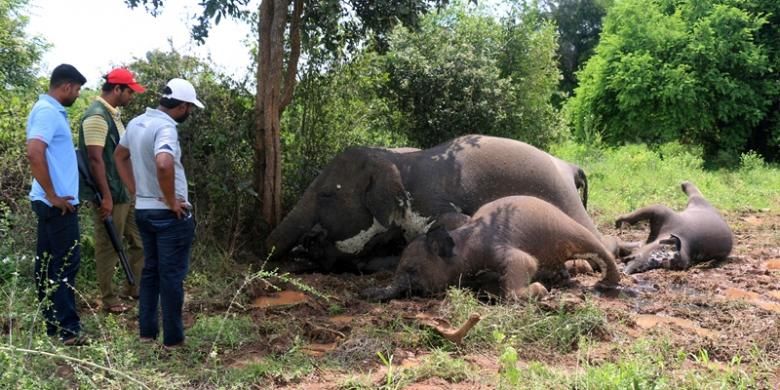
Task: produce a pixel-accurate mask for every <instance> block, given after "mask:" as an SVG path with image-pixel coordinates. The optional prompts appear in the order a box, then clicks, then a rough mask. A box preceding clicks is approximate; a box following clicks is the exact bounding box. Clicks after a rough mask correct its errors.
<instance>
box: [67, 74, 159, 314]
mask: <svg viewBox="0 0 780 390" xmlns="http://www.w3.org/2000/svg"><path fill="white" fill-rule="evenodd" d="M104 78H105V80H106V81H105V83H104V84H103V87H102V93H101V94H100V96H99V97H97V98H96V99H95V101H94V102H93V103H92V104H91V105H90V106H89V108H87V111H86V112H85V113H84V116H82V118H81V126H80V129H79V153H80V154H81V156H80V157H81V158H85V159H86V161H88V166H89V170H90V174H91V176H92V179H93V181H94V182H95V185H96V186H97V189H98V190H99V191H100V194H101V195H102V198H103V200H102V203H101V204H100V205H99V206H98V207H97V208H96V209H95V213H94V226H95V236H94V237H95V268H96V273H97V282H98V288H99V289H100V295H101V300H102V307H103V309H104V310H105V311H107V312H109V313H116V314H118V313H123V312H125V311H127V310H129V309H130V307H129V306H127V305H125V304H123V303H122V302H121V301H120V299H119V296H118V295H117V293H116V292H115V291H114V287H113V283H112V280H113V276H114V272H115V270H116V266H117V260H118V257H117V254H116V252H115V251H114V248H113V246H112V244H111V240H110V239H109V237H108V233H107V232H106V228H105V226H104V224H103V221H104V220H105V219H106V218H108V217H109V216H111V217H112V218H113V222H114V227H115V228H116V231H117V235H118V236H119V237H120V238H123V239H124V242H126V243H127V246H128V258H129V263H130V268H131V269H132V271H133V274H134V275H140V274H141V270H142V269H143V262H144V255H143V247H142V244H141V237H140V235H139V233H138V227H137V225H136V223H135V214H134V200H133V199H131V196H130V193H129V192H128V191H127V188H126V187H125V186H124V185H123V184H122V181H121V179H120V178H119V174H118V173H117V170H116V164H115V162H114V149H115V148H116V146H117V144H118V143H119V138H120V137H121V136H122V135H123V134H124V132H125V127H124V125H123V124H122V119H121V117H120V111H119V107H125V106H127V105H128V104H129V103H130V102H131V101H132V100H133V96H134V95H135V93H142V92H144V90H145V89H144V87H143V86H141V84H138V82H136V81H135V77H134V76H133V74H132V73H131V72H130V71H129V70H127V69H124V68H116V69H114V70H112V71H111V72H109V73H108V75H106V76H104ZM79 195H80V197H81V199H85V200H92V199H95V194H94V192H93V190H92V189H91V188H90V187H88V186H86V185H84V184H83V183H82V185H81V188H80V192H79ZM136 280H137V279H136ZM122 295H124V296H126V297H132V298H137V297H138V283H137V282H136V284H135V286H131V285H129V284H127V282H126V281H125V287H124V290H123V292H122Z"/></svg>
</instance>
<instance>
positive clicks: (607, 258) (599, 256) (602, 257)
mask: <svg viewBox="0 0 780 390" xmlns="http://www.w3.org/2000/svg"><path fill="white" fill-rule="evenodd" d="M597 244H598V245H597V246H598V248H597V249H596V251H595V252H590V253H585V254H582V255H580V256H581V257H583V258H585V259H586V260H588V262H589V263H595V264H598V266H599V268H600V269H601V274H602V277H601V280H600V281H599V285H600V286H601V287H606V288H614V287H617V286H618V284H619V283H620V272H619V271H618V269H617V264H615V257H614V256H613V255H612V254H611V253H609V252H608V251H607V249H606V248H604V245H601V243H600V242H598V243H597Z"/></svg>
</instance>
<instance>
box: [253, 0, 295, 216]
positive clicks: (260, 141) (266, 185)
mask: <svg viewBox="0 0 780 390" xmlns="http://www.w3.org/2000/svg"><path fill="white" fill-rule="evenodd" d="M289 5H290V0H263V1H262V2H261V4H260V16H259V20H258V23H259V26H258V27H259V28H258V31H259V32H260V37H259V42H258V43H259V45H258V60H257V95H256V101H255V127H256V128H255V130H256V133H255V144H254V147H255V158H254V168H255V177H254V184H255V189H256V190H257V192H258V194H260V199H261V202H262V206H261V209H262V217H263V219H264V220H265V221H266V222H267V223H268V224H269V226H270V227H271V228H273V227H275V226H276V225H278V224H279V222H280V221H281V217H282V153H281V152H282V151H281V116H282V113H283V112H284V108H285V107H286V106H287V105H288V104H289V103H290V101H291V100H292V95H293V91H294V89H295V76H296V71H297V68H298V59H299V58H300V50H301V48H300V45H301V43H300V42H301V41H300V19H301V14H302V12H303V1H302V0H295V5H294V7H293V12H292V15H288V12H287V11H288V8H289ZM288 16H289V19H288ZM288 25H289V26H290V34H289V37H290V48H291V52H290V56H289V59H288V62H287V68H286V74H284V75H283V71H282V69H283V68H284V47H285V30H286V29H287V26H288Z"/></svg>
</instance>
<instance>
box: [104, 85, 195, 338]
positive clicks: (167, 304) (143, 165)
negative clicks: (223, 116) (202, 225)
mask: <svg viewBox="0 0 780 390" xmlns="http://www.w3.org/2000/svg"><path fill="white" fill-rule="evenodd" d="M193 106H196V107H198V108H203V103H201V102H200V101H199V100H198V99H197V96H196V94H195V88H194V87H193V86H192V84H190V82H188V81H187V80H184V79H179V78H176V79H172V80H170V81H169V82H168V84H167V85H166V87H165V89H164V90H163V95H162V97H161V98H160V102H159V106H157V108H156V109H154V108H147V109H146V112H145V113H144V114H142V115H140V116H138V117H136V118H134V119H133V120H131V121H130V123H128V124H127V130H126V131H125V134H124V136H122V138H121V139H120V141H119V145H118V146H117V148H116V151H115V152H114V158H115V160H116V165H117V171H118V172H119V176H120V177H121V178H122V181H123V182H124V183H125V185H126V186H127V189H128V190H129V191H130V193H131V194H134V195H135V198H136V204H135V208H136V213H135V217H136V223H137V225H138V229H139V231H140V233H141V239H142V241H143V247H144V257H145V263H144V268H143V271H142V273H141V286H140V287H141V291H140V297H139V300H138V324H139V333H140V337H141V339H142V340H144V341H152V340H156V339H157V336H158V334H159V324H158V315H157V304H158V302H159V303H160V306H161V309H162V328H163V346H165V347H168V348H170V347H175V346H179V345H182V344H183V343H184V325H183V322H182V307H183V305H184V278H185V277H186V276H187V271H188V268H189V258H190V249H191V247H192V240H193V238H194V236H195V221H194V218H193V216H192V212H191V208H192V206H191V204H190V203H189V201H188V197H187V178H186V176H185V174H184V167H183V166H182V164H181V147H180V146H179V137H178V132H177V130H176V126H177V124H179V123H182V122H184V121H185V120H186V119H187V117H189V115H190V112H191V111H192V107H193ZM131 157H132V159H131Z"/></svg>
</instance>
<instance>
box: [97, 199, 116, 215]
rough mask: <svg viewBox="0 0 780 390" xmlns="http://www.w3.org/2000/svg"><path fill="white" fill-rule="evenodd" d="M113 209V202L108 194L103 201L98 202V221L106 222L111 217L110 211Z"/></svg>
mask: <svg viewBox="0 0 780 390" xmlns="http://www.w3.org/2000/svg"><path fill="white" fill-rule="evenodd" d="M113 209H114V200H113V199H111V193H109V194H108V196H106V197H104V198H103V201H102V202H100V209H98V211H99V212H100V219H102V220H104V221H105V220H106V219H107V218H108V217H110V216H111V211H112V210H113Z"/></svg>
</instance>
